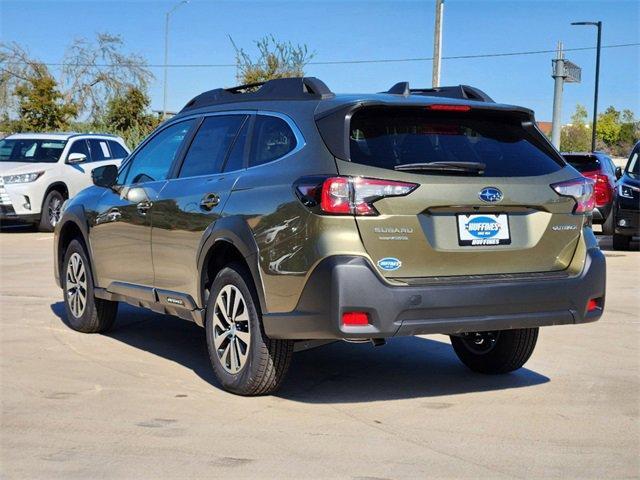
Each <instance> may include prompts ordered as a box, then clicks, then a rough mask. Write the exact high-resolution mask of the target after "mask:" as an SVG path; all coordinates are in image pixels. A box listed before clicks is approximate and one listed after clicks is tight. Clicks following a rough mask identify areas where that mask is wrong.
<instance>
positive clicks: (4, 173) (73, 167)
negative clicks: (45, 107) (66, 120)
mask: <svg viewBox="0 0 640 480" xmlns="http://www.w3.org/2000/svg"><path fill="white" fill-rule="evenodd" d="M127 155H129V149H128V148H127V146H126V145H125V143H124V141H123V140H122V139H121V138H120V137H116V136H113V135H103V134H93V133H87V134H84V133H82V134H80V133H18V134H14V135H9V136H8V137H6V138H4V139H2V140H0V220H7V219H18V220H26V221H30V222H33V223H35V224H37V225H38V227H39V229H40V230H43V231H52V230H53V227H55V225H56V223H58V220H59V219H60V212H61V209H62V204H63V202H64V201H65V200H66V199H67V198H71V197H73V196H74V195H75V194H77V193H78V192H79V191H80V190H82V189H84V188H86V187H88V186H90V185H91V184H92V181H91V172H92V171H93V169H95V168H97V167H100V166H102V165H108V164H114V165H117V166H119V165H120V162H121V161H122V159H123V158H124V157H126V156H127Z"/></svg>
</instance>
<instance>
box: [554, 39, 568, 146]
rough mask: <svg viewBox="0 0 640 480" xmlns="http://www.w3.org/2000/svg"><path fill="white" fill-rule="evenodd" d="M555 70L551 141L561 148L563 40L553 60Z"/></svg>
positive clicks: (563, 74)
mask: <svg viewBox="0 0 640 480" xmlns="http://www.w3.org/2000/svg"><path fill="white" fill-rule="evenodd" d="M552 65H553V72H552V74H551V76H552V77H553V81H554V84H553V118H552V120H551V143H553V146H554V147H556V148H557V149H558V150H560V131H561V130H562V91H563V89H564V79H565V77H566V75H565V73H564V53H563V52H562V42H558V49H557V50H556V59H555V60H553V61H552Z"/></svg>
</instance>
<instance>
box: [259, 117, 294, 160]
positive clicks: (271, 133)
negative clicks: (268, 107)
mask: <svg viewBox="0 0 640 480" xmlns="http://www.w3.org/2000/svg"><path fill="white" fill-rule="evenodd" d="M296 144H297V143H296V136H295V134H294V133H293V130H291V127H289V124H288V123H287V122H285V121H284V120H283V119H281V118H279V117H273V116H268V115H258V116H257V117H256V120H255V124H254V127H253V139H252V142H251V158H250V160H249V165H250V166H252V167H255V166H256V165H262V164H265V163H268V162H272V161H273V160H277V159H278V158H281V157H284V156H285V155H286V154H287V153H289V152H291V151H292V150H293V149H294V148H296Z"/></svg>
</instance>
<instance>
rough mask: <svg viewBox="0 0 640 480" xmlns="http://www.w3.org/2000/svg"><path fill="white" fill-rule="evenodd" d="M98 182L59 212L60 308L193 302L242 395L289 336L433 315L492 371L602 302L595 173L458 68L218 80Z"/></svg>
mask: <svg viewBox="0 0 640 480" xmlns="http://www.w3.org/2000/svg"><path fill="white" fill-rule="evenodd" d="M257 87H259V88H257ZM525 159H526V160H525ZM94 182H95V184H96V186H95V187H94V188H89V189H87V190H84V191H83V192H82V193H80V194H79V195H78V196H77V197H75V198H74V199H72V200H71V201H69V202H68V204H67V206H66V208H65V211H64V213H63V215H62V219H61V221H60V223H59V224H58V225H57V226H56V230H55V251H56V252H57V254H56V260H55V265H54V268H55V276H56V278H57V280H58V283H59V285H60V287H61V288H62V289H63V293H64V301H65V308H66V321H67V322H68V324H69V325H70V326H71V327H72V328H74V329H76V330H78V331H82V332H103V331H106V330H108V329H109V328H110V327H111V326H112V325H113V322H114V319H115V317H116V312H117V306H118V302H120V301H125V302H128V303H131V304H133V305H137V306H142V307H146V308H150V309H152V310H154V311H156V312H163V313H167V314H172V315H177V316H179V317H182V318H185V319H189V320H193V321H195V322H196V323H197V324H198V325H201V326H203V327H205V329H206V339H207V345H208V348H209V354H210V360H211V363H212V366H213V369H214V371H215V374H216V375H217V378H218V379H219V380H220V383H221V384H222V386H223V387H224V388H225V389H227V390H229V391H231V392H234V393H238V394H242V395H259V394H265V393H270V392H273V391H274V390H275V389H277V388H278V386H279V385H280V383H281V381H282V380H283V378H284V375H285V372H286V371H287V368H288V367H289V363H290V361H291V357H292V353H293V351H294V346H295V345H296V342H298V343H297V345H303V346H310V345H313V344H316V343H317V342H326V341H327V340H337V339H342V340H347V341H350V342H366V341H371V342H373V344H374V345H381V344H383V343H384V341H385V339H386V338H389V337H394V336H403V335H417V334H434V333H440V334H446V335H450V336H451V341H452V344H453V348H454V350H455V352H456V354H457V355H458V357H459V358H460V359H461V361H462V362H463V363H464V364H465V365H467V366H468V367H469V368H471V369H472V370H474V371H477V372H482V373H487V374H499V373H505V372H509V371H512V370H516V369H518V368H520V367H521V366H522V365H524V363H525V362H526V361H527V360H528V359H529V357H530V355H531V354H532V352H533V350H534V347H535V344H536V341H537V338H538V328H539V327H542V326H548V325H559V324H576V323H584V322H592V321H595V320H597V319H598V318H600V316H601V315H602V312H603V309H604V302H605V258H604V256H603V254H602V252H601V251H600V249H599V248H598V245H597V242H596V239H595V237H594V235H593V232H592V230H591V228H589V226H590V223H589V215H590V213H591V210H592V208H593V180H591V179H588V178H585V177H583V176H581V175H580V174H579V173H578V172H576V171H575V170H574V169H573V168H571V167H570V166H568V165H567V164H566V162H565V161H564V160H563V158H562V156H561V155H560V154H559V153H557V151H556V150H555V149H554V148H553V146H552V145H551V144H550V143H549V142H548V140H547V139H546V138H545V137H544V136H543V135H542V134H541V133H540V132H539V131H538V130H537V128H536V127H535V121H534V117H533V112H532V111H530V110H528V109H526V108H521V107H516V106H510V105H501V104H497V103H494V102H493V100H491V98H489V97H488V96H487V95H486V94H485V93H484V92H482V91H480V90H478V89H475V88H472V87H468V86H457V87H441V88H437V89H427V90H424V89H423V90H411V89H410V88H409V85H408V84H407V83H399V84H397V85H395V86H394V87H392V88H391V89H390V90H389V91H388V92H386V93H382V94H371V95H336V94H334V93H333V92H331V91H330V90H329V88H328V87H327V86H326V85H325V84H324V83H323V82H321V81H320V80H318V79H316V78H290V79H279V80H272V81H269V82H267V83H264V84H259V85H250V86H243V87H236V88H232V89H216V90H212V91H209V92H205V93H203V94H201V95H199V96H197V97H195V98H194V99H192V100H191V101H190V102H189V103H187V105H186V106H185V107H184V108H183V109H182V111H181V112H180V113H178V114H177V115H176V116H175V117H173V118H171V119H170V120H168V121H166V122H165V123H164V124H162V125H161V126H160V127H159V128H158V129H157V130H156V131H155V132H154V133H152V134H151V136H150V137H149V138H148V139H146V140H145V141H144V142H143V143H142V144H141V145H140V146H139V147H138V148H137V149H136V150H135V151H134V152H133V153H132V154H131V155H130V156H129V157H128V159H127V161H126V162H124V163H123V165H122V166H121V167H120V169H119V170H116V168H115V167H113V166H107V167H102V168H100V169H96V170H95V171H94ZM150 328H154V327H150ZM157 328H162V327H161V326H159V327H157ZM416 368H417V367H416Z"/></svg>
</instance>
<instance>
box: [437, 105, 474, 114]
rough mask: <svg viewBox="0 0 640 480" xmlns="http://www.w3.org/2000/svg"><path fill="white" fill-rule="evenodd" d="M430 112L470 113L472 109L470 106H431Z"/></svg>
mask: <svg viewBox="0 0 640 480" xmlns="http://www.w3.org/2000/svg"><path fill="white" fill-rule="evenodd" d="M427 108H428V109H429V110H436V111H439V112H468V111H469V110H471V107H470V106H468V105H440V104H436V105H429V106H428V107H427Z"/></svg>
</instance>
